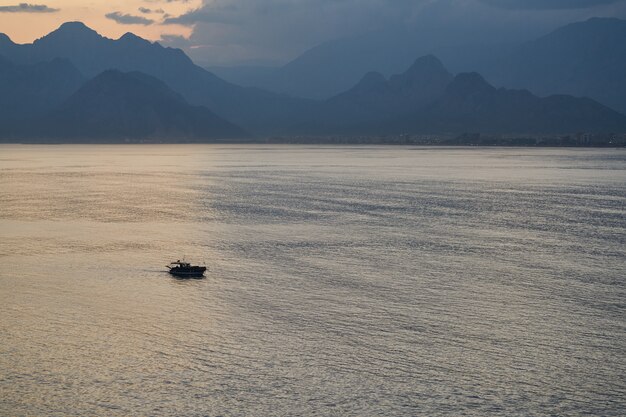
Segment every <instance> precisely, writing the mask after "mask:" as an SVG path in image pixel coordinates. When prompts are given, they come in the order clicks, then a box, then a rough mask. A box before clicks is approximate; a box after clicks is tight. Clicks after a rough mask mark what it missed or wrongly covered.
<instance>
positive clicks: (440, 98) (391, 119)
mask: <svg viewBox="0 0 626 417" xmlns="http://www.w3.org/2000/svg"><path fill="white" fill-rule="evenodd" d="M625 128H626V116H624V115H622V114H620V113H618V112H616V111H614V110H612V109H610V108H608V107H606V106H604V105H602V104H600V103H598V102H596V101H594V100H591V99H588V98H576V97H572V96H568V95H553V96H548V97H544V98H542V97H538V96H536V95H534V94H532V93H531V92H529V91H528V90H511V89H505V88H496V87H494V86H492V85H491V84H489V83H488V82H487V81H486V80H485V79H484V78H483V77H482V76H481V75H480V74H478V73H461V74H458V75H456V76H453V75H452V74H451V73H450V72H448V71H447V70H446V68H445V67H444V66H443V64H442V63H441V61H439V60H438V59H437V58H436V57H434V56H432V55H428V56H424V57H421V58H419V59H417V60H416V61H415V63H414V64H413V65H412V66H411V67H410V68H409V69H408V70H407V71H405V72H404V73H401V74H397V75H393V76H391V77H390V78H389V79H386V78H385V77H384V76H383V75H382V74H380V73H375V72H373V73H368V74H366V75H365V77H363V79H362V80H361V81H360V82H359V83H358V84H357V85H355V86H354V87H353V88H351V89H350V90H348V91H346V92H344V93H341V94H339V95H337V96H335V97H332V98H330V99H328V100H326V101H324V102H322V103H321V104H320V106H319V108H318V111H317V113H316V115H315V116H314V117H313V118H311V119H310V120H309V121H307V123H306V124H305V125H304V126H300V127H299V130H300V131H301V132H302V133H308V132H316V133H318V134H333V133H337V132H339V133H343V134H359V135H364V134H368V133H369V134H378V135H385V134H392V135H399V134H436V133H452V134H459V133H462V132H484V133H498V134H504V133H511V134H529V133H532V134H540V133H546V134H548V133H549V134H555V133H562V132H566V131H569V132H578V131H587V132H621V131H624V129H625Z"/></svg>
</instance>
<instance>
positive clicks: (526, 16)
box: [160, 0, 626, 65]
mask: <svg viewBox="0 0 626 417" xmlns="http://www.w3.org/2000/svg"><path fill="white" fill-rule="evenodd" d="M160 1H165V0H160ZM593 16H602V17H609V16H614V17H626V0H594V1H592V0H393V1H390V0H263V1H260V0H203V2H202V5H201V6H200V7H197V8H195V9H191V10H189V11H188V12H186V13H184V14H182V15H180V16H169V17H168V16H163V18H164V21H163V23H164V24H177V25H185V26H188V27H190V28H192V33H191V35H190V36H189V37H188V38H187V39H186V40H185V39H181V38H163V40H162V41H163V43H164V44H165V45H168V42H171V45H176V46H178V47H182V48H183V49H185V50H186V51H187V53H189V54H190V55H191V56H192V58H194V59H196V60H197V61H205V62H211V63H214V64H216V65H231V64H238V63H239V64H251V63H252V64H264V63H267V64H272V63H277V62H281V63H284V62H286V61H289V60H290V59H293V58H295V57H296V56H298V55H299V54H301V53H302V52H304V51H305V50H307V49H309V48H311V47H314V46H316V45H319V44H321V43H323V42H326V41H331V40H334V39H338V38H345V37H351V36H359V35H361V34H364V33H368V32H377V31H381V32H385V31H387V32H389V31H396V32H399V31H401V30H408V31H412V32H411V33H413V34H415V35H414V36H416V37H422V38H424V37H425V38H427V39H428V41H429V42H431V43H432V44H433V45H435V46H437V45H438V46H448V45H460V44H468V43H484V42H490V43H502V42H517V41H520V40H527V39H532V38H534V37H537V36H540V35H543V34H545V33H548V32H549V31H551V30H554V29H555V28H557V27H558V26H561V25H564V24H567V23H571V22H574V21H581V20H586V19H588V18H590V17H593ZM400 40H401V39H400ZM401 41H402V40H401ZM381 45H382V43H381Z"/></svg>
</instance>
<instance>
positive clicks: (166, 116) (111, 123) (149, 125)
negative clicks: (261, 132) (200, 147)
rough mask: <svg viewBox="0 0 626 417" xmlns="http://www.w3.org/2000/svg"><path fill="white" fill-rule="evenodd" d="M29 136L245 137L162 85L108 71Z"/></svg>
mask: <svg viewBox="0 0 626 417" xmlns="http://www.w3.org/2000/svg"><path fill="white" fill-rule="evenodd" d="M31 136H34V137H42V138H46V137H49V138H56V139H62V140H68V141H89V140H107V141H120V140H125V139H129V140H140V139H162V140H167V141H206V140H211V139H227V138H238V139H239V138H244V137H246V136H247V134H246V133H245V132H244V131H243V130H242V129H240V128H238V127H236V126H234V125H233V124H231V123H229V122H227V121H225V120H223V119H221V118H219V117H217V116H216V115H215V114H213V113H212V112H211V111H209V110H208V109H206V108H205V107H202V106H192V105H190V104H188V103H187V102H186V101H185V99H184V98H183V97H182V96H181V95H180V94H178V93H175V92H174V91H172V90H171V89H170V88H169V87H168V86H167V85H165V83H163V82H162V81H159V80H157V79H156V78H154V77H151V76H149V75H146V74H142V73H140V72H130V73H123V72H120V71H117V70H108V71H105V72H103V73H102V74H100V75H98V76H96V77H95V78H93V79H92V80H90V81H88V82H87V83H86V84H85V85H83V86H82V87H81V88H80V89H79V90H78V91H77V92H76V93H74V94H73V95H72V96H71V97H69V98H68V99H67V100H66V101H65V102H64V103H63V104H62V105H61V106H60V107H59V108H58V109H56V110H54V111H53V112H52V113H50V114H49V115H48V116H46V117H45V118H43V119H42V120H41V121H40V123H38V124H37V127H36V128H35V130H34V131H33V132H32V133H31Z"/></svg>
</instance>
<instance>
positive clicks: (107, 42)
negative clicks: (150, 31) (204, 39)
mask: <svg viewBox="0 0 626 417" xmlns="http://www.w3.org/2000/svg"><path fill="white" fill-rule="evenodd" d="M0 55H2V56H4V57H5V58H8V59H9V60H11V61H13V62H14V63H16V64H22V65H25V64H26V65H27V64H35V63H39V62H45V61H49V60H52V59H54V58H64V59H67V60H69V61H71V62H72V63H73V64H74V65H75V66H76V68H77V69H78V70H79V71H80V72H81V73H83V74H84V75H85V76H86V77H87V78H92V77H94V76H96V75H97V74H99V73H101V72H102V71H106V70H108V69H117V70H120V71H124V72H131V71H139V72H143V73H145V74H148V75H151V76H153V77H156V78H158V79H160V80H162V81H164V82H165V83H166V84H167V85H168V86H169V87H171V88H172V89H173V90H175V91H176V92H178V93H180V94H182V95H183V97H185V99H186V100H187V101H189V103H191V104H194V105H202V106H205V107H207V108H208V109H210V110H211V111H213V112H214V113H216V114H217V115H219V116H220V117H223V118H226V119H228V120H230V121H232V122H234V123H236V124H238V125H240V126H242V127H244V128H245V129H247V130H250V131H255V132H263V133H264V132H266V131H267V130H268V129H270V130H271V128H272V127H273V126H277V125H282V124H284V123H286V122H287V121H289V120H292V119H293V117H295V116H296V115H297V114H301V113H302V112H305V111H306V109H307V107H310V106H311V105H312V104H313V103H312V102H310V101H309V100H305V99H298V98H292V97H287V96H284V95H281V94H275V93H271V92H268V91H263V90H260V89H257V88H246V87H240V86H238V85H234V84H231V83H229V82H226V81H224V80H222V79H221V78H219V77H217V76H215V75H214V74H212V73H210V72H208V71H206V70H204V69H203V68H201V67H199V66H197V65H195V64H194V63H193V62H192V61H191V59H189V57H187V55H185V53H184V52H183V51H181V50H180V49H173V48H164V47H162V46H161V45H160V44H158V43H152V42H149V41H147V40H145V39H142V38H140V37H138V36H135V35H134V34H132V33H127V34H125V35H123V36H122V37H121V38H119V39H115V40H114V39H108V38H105V37H103V36H101V35H99V34H98V33H97V32H95V31H94V30H92V29H90V28H88V27H87V26H85V25H84V24H83V23H80V22H68V23H64V24H63V25H61V27H59V28H58V29H57V30H55V31H53V32H51V33H50V34H48V35H46V36H44V37H43V38H41V39H37V40H36V41H35V42H33V43H32V44H23V45H22V44H15V43H13V42H12V41H11V40H10V39H9V38H8V37H7V36H6V35H0Z"/></svg>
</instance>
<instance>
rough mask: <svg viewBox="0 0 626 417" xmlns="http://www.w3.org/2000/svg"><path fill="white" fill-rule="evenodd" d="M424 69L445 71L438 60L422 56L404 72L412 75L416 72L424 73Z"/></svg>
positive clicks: (434, 57) (432, 56) (430, 56)
mask: <svg viewBox="0 0 626 417" xmlns="http://www.w3.org/2000/svg"><path fill="white" fill-rule="evenodd" d="M425 69H429V70H438V71H446V69H445V68H444V66H443V64H442V63H441V61H440V60H439V58H437V57H436V56H434V55H424V56H421V57H419V58H417V59H416V60H415V62H414V63H413V65H411V66H410V67H409V69H408V70H407V71H406V72H407V73H412V72H416V71H424V70H425Z"/></svg>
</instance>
